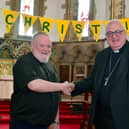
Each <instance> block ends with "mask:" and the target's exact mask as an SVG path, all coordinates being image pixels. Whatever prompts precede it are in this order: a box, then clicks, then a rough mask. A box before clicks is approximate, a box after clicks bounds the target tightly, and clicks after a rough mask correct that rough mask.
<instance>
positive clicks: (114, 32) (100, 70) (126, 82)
mask: <svg viewBox="0 0 129 129" xmlns="http://www.w3.org/2000/svg"><path fill="white" fill-rule="evenodd" d="M106 37H107V43H108V44H109V47H108V48H105V49H104V50H102V51H101V52H99V53H98V54H97V56H96V60H95V66H94V68H93V71H92V73H91V75H90V76H89V77H88V78H85V79H83V80H81V81H79V82H74V83H73V89H74V90H73V91H72V96H75V95H78V94H81V93H82V92H89V91H91V92H92V93H93V96H92V104H91V109H90V113H89V115H90V118H89V126H91V125H92V124H93V123H94V125H95V127H96V129H129V42H128V41H127V36H126V31H125V29H124V27H123V26H122V24H121V22H120V21H118V20H113V21H110V22H109V23H108V25H107V28H106Z"/></svg>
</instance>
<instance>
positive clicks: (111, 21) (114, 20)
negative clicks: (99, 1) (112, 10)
mask: <svg viewBox="0 0 129 129" xmlns="http://www.w3.org/2000/svg"><path fill="white" fill-rule="evenodd" d="M113 22H116V23H118V24H119V25H120V26H121V27H122V28H123V29H124V30H125V27H124V26H123V25H122V23H121V22H120V20H118V19H113V20H110V21H109V23H108V24H107V27H106V32H107V29H108V27H109V26H110V25H111V24H112V23H113Z"/></svg>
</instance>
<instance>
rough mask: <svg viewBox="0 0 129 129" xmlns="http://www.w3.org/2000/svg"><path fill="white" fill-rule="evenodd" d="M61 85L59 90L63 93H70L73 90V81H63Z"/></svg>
mask: <svg viewBox="0 0 129 129" xmlns="http://www.w3.org/2000/svg"><path fill="white" fill-rule="evenodd" d="M62 85H63V86H62V87H61V91H62V92H63V93H64V94H65V95H71V92H72V91H73V90H74V88H75V85H74V83H71V82H67V81H66V82H64V83H62Z"/></svg>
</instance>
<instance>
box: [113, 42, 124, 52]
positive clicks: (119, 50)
mask: <svg viewBox="0 0 129 129" xmlns="http://www.w3.org/2000/svg"><path fill="white" fill-rule="evenodd" d="M125 46H126V43H125V44H124V46H122V47H121V48H120V49H118V50H112V51H113V53H114V54H115V53H116V54H117V53H121V52H122V51H123V50H124V48H125Z"/></svg>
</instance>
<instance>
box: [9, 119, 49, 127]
mask: <svg viewBox="0 0 129 129" xmlns="http://www.w3.org/2000/svg"><path fill="white" fill-rule="evenodd" d="M9 129H48V127H47V126H36V125H32V124H30V123H27V122H23V121H19V120H11V121H10V127H9Z"/></svg>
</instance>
